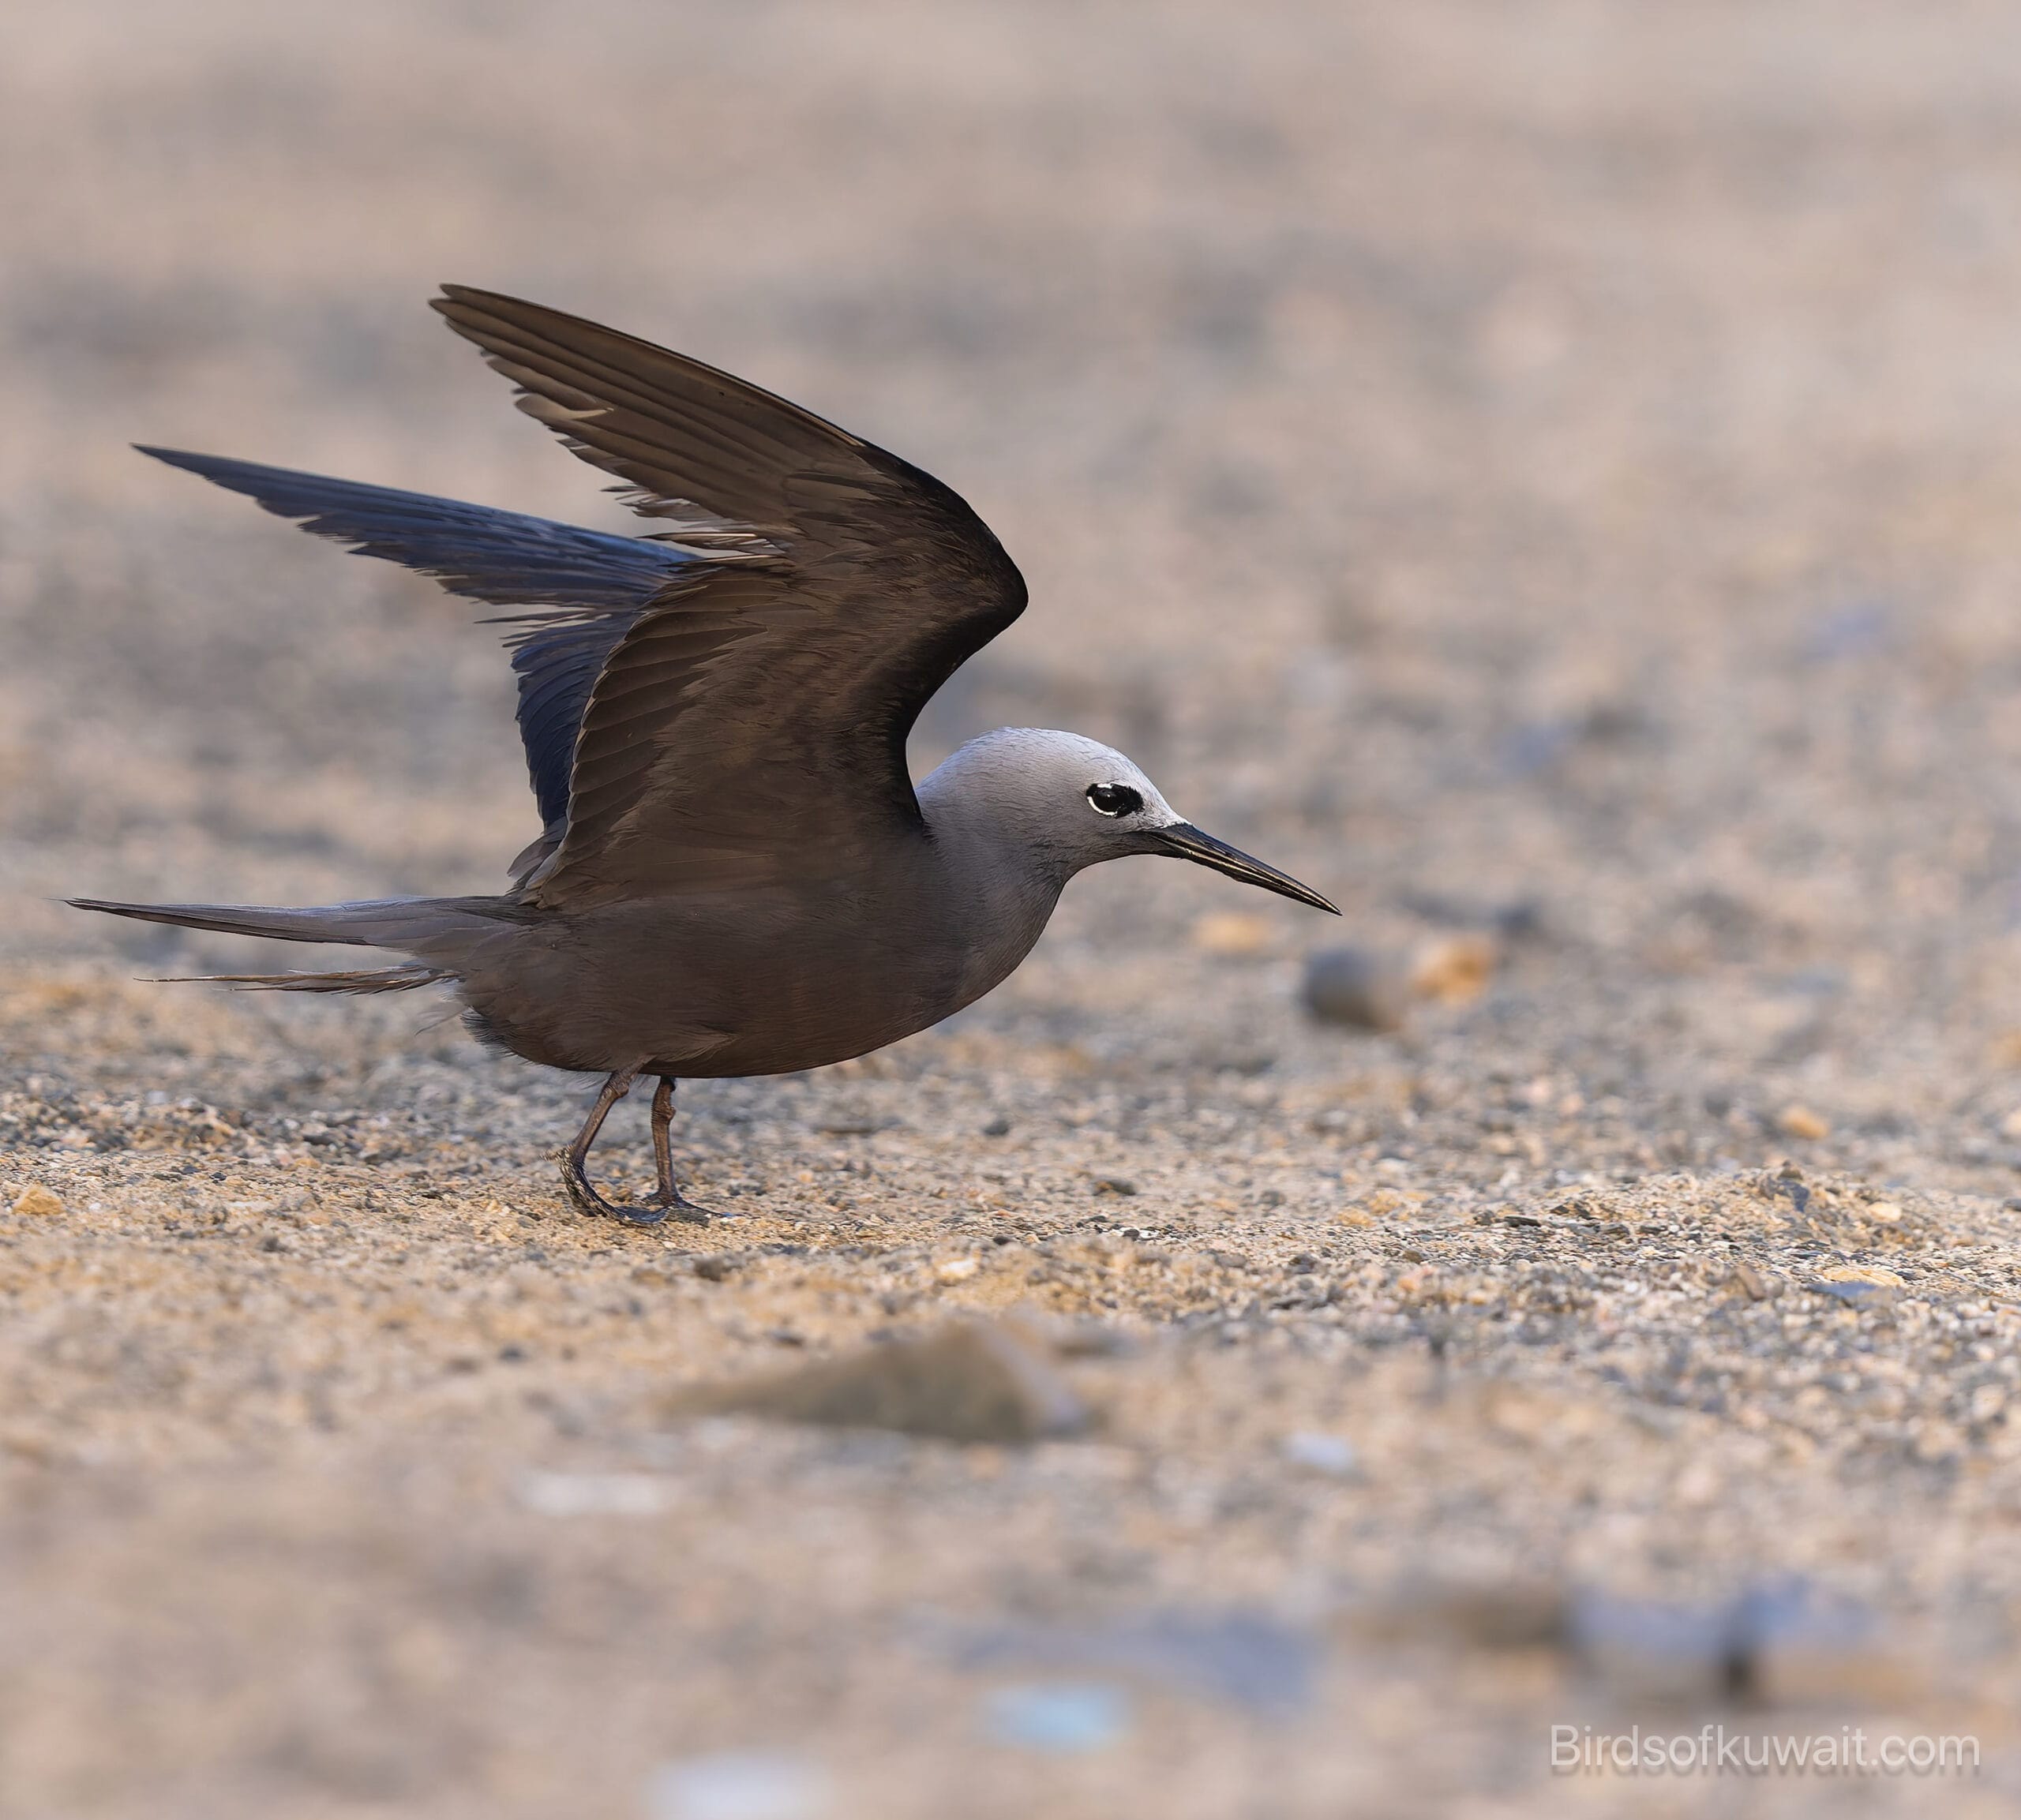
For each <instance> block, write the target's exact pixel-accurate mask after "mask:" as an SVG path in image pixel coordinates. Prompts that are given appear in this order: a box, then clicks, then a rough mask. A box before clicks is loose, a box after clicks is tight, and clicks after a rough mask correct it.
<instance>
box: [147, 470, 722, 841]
mask: <svg viewBox="0 0 2021 1820" xmlns="http://www.w3.org/2000/svg"><path fill="white" fill-rule="evenodd" d="M141 454H143V455H152V456H153V457H154V458H155V459H156V460H157V461H163V462H167V463H168V464H169V465H170V466H172V467H178V468H185V469H187V470H189V472H190V473H191V474H201V476H202V477H204V479H205V480H208V481H212V482H214V483H215V484H216V485H219V486H221V487H224V488H227V489H229V490H231V492H237V493H243V494H245V495H246V496H247V497H248V498H249V499H252V500H255V501H257V503H258V504H260V505H261V506H263V507H265V508H266V509H267V510H268V511H270V512H272V513H274V514H276V515H277V516H279V517H281V518H284V519H294V521H295V522H297V523H298V524H299V525H300V526H302V529H303V530H307V531H313V532H314V533H315V534H317V536H318V537H330V538H332V539H334V540H335V541H337V542H339V543H341V544H345V545H348V546H349V547H350V548H351V551H352V552H353V553H354V554H355V555H358V556H377V557H380V558H381V559H383V560H385V561H388V562H394V563H399V564H401V565H402V566H403V567H407V568H410V569H414V570H417V571H419V572H420V573H421V574H422V575H432V576H433V577H434V578H435V579H436V580H437V581H438V582H441V584H442V585H443V586H444V587H445V588H447V589H448V590H449V591H450V592H451V593H452V594H461V595H463V597H465V598H467V599H469V600H476V601H487V602H489V604H491V605H493V606H501V607H518V608H522V609H528V610H527V611H523V612H516V613H511V614H507V615H504V616H501V618H500V619H499V620H497V621H496V622H494V623H496V624H503V625H504V626H506V627H508V628H509V629H508V632H507V635H506V643H507V644H508V646H509V647H510V648H511V650H512V668H513V670H514V671H515V672H516V674H517V675H518V676H519V736H520V739H521V740H522V741H523V743H524V744H525V747H526V751H527V775H528V777H529V778H530V780H531V782H532V785H533V789H534V800H535V801H536V802H537V803H538V804H539V806H540V814H541V820H542V823H543V824H544V832H543V833H542V837H541V839H540V840H539V841H537V842H535V843H534V846H533V847H531V848H528V849H527V852H526V853H525V854H523V855H522V856H521V857H520V859H519V862H517V863H516V870H517V871H519V872H521V874H523V873H524V872H525V871H530V870H531V867H533V866H534V865H537V864H538V863H540V861H542V859H546V857H547V856H549V855H550V854H552V853H553V851H554V849H555V848H556V847H557V846H558V845H559V844H561V833H562V829H563V826H564V824H565V822H567V820H568V773H569V771H570V769H571V767H572V766H573V764H574V762H575V755H576V733H577V732H578V730H579V728H580V727H581V725H582V722H583V711H584V710H585V709H587V706H589V700H590V691H591V687H592V686H593V685H594V683H595V681H596V679H597V673H598V672H599V671H600V670H602V668H603V666H604V663H605V661H606V659H607V658H608V657H609V655H610V653H611V652H612V651H613V650H615V649H616V648H617V643H618V641H619V640H620V639H621V638H623V637H624V633H625V631H626V628H627V627H629V626H630V625H631V624H632V621H633V620H635V619H636V618H637V616H639V613H640V612H642V611H643V609H645V608H646V607H647V605H650V604H651V602H652V601H654V599H656V598H657V597H658V596H659V595H660V594H662V592H663V591H664V590H666V589H667V588H668V587H669V586H670V585H672V584H673V583H674V582H677V581H678V580H680V579H681V578H683V577H684V576H686V575H692V573H693V572H694V571H696V570H697V569H698V568H699V567H702V566H703V565H705V564H708V563H711V562H712V561H715V560H718V559H717V558H716V557H715V556H713V555H711V554H709V553H705V552H703V551H700V550H697V549H688V548H685V547H683V546H681V545H677V544H671V543H667V542H664V541H658V540H655V539H653V538H650V537H619V536H617V535H616V534H613V533H611V532H609V531H592V530H583V529H582V528H580V527H579V526H575V525H564V524H560V523H557V522H556V521H555V520H553V519H541V518H534V517H531V516H529V515H527V514H526V513H524V512H508V511H497V510H496V509H495V508H493V507H489V506H474V505H466V504H463V502H462V501H460V500H446V499H437V498H436V497H435V496H433V495H432V494H429V493H414V492H400V491H399V490H397V489H394V488H392V487H375V486H366V485H362V484H361V483H359V482H358V481H343V480H333V479H332V478H330V477H328V475H324V474H298V473H297V472H295V471H294V470H293V469H291V468H277V467H266V466H261V464H260V463H258V462H242V461H231V460H227V459H225V458H224V457H223V456H219V455H192V454H190V453H189V452H188V451H186V450H182V449H165V448H142V449H141ZM707 530H709V531H710V532H711V533H712V534H714V535H715V536H717V537H719V538H722V539H726V540H729V541H732V542H733V543H739V542H741V541H743V533H742V530H741V527H739V526H733V525H728V524H714V525H711V526H708V527H707Z"/></svg>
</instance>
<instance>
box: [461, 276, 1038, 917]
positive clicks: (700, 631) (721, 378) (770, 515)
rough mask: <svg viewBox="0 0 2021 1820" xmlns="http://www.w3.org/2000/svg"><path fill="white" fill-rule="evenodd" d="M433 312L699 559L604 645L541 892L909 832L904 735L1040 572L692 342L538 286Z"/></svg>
mask: <svg viewBox="0 0 2021 1820" xmlns="http://www.w3.org/2000/svg"><path fill="white" fill-rule="evenodd" d="M435 307H436V308H437V309H439V310H440V311H441V313H442V314H443V315H444V316H445V317H446V318H447V319H448V322H449V324H450V326H451V327H452V328H455V329H456V331H457V332H458V333H459V334H460V335H464V336H465V337H467V339H470V340H471V341H473V342H474V343H477V345H478V346H479V347H480V348H482V350H484V352H485V354H486V356H487V357H488V358H489V360H490V361H491V364H492V365H493V366H495V367H496V368H497V369H498V370H499V371H500V372H501V373H504V375H505V376H507V377H508V379H510V380H512V381H513V383H514V384H516V385H517V386H518V387H519V391H520V393H521V398H520V405H521V408H522V409H523V410H527V412H528V413H529V414H531V415H532V416H534V417H535V418H538V419H539V420H540V421H542V422H543V423H546V424H547V425H549V426H550V427H551V428H553V429H556V430H557V431H558V432H559V433H561V435H562V436H563V437H564V439H565V440H567V442H568V446H569V447H570V448H572V450H574V451H575V452H576V454H578V455H580V456H582V457H583V459H585V460H587V461H589V462H593V463H594V464H595V465H596V466H599V467H602V468H603V469H605V470H606V471H607V472H609V473H611V474H615V475H617V477H618V478H619V479H620V480H621V481H623V482H624V483H625V489H626V491H627V492H628V496H629V498H630V501H631V503H632V505H633V506H634V507H635V508H636V509H637V510H638V511H640V512H642V513H643V514H645V515H647V516H648V517H651V518H654V519H659V520H661V521H662V522H665V523H666V526H667V527H668V528H667V529H666V530H665V531H663V532H662V533H660V534H658V535H659V536H660V537H664V538H666V539H668V540H670V541H674V542H676V543H677V545H679V546H680V547H681V548H682V549H684V550H685V551H687V552H690V553H691V554H692V555H694V556H698V557H699V558H701V559H703V560H700V561H699V562H698V563H697V564H696V566H695V567H692V569H690V570H688V571H684V572H683V573H682V574H681V575H677V576H674V577H672V578H670V579H669V582H668V583H667V585H666V586H665V587H664V588H663V589H662V590H661V591H660V593H659V594H658V595H657V596H656V597H655V598H654V601H653V602H652V603H651V605H649V606H648V607H647V609H645V610H644V611H643V612H640V613H639V615H638V616H637V617H636V619H634V620H632V622H631V624H629V626H628V627H627V629H626V630H625V631H624V633H623V635H621V637H620V638H618V639H617V642H616V643H615V645H614V646H613V648H612V650H610V653H609V657H608V658H607V660H606V661H605V662H604V665H603V667H602V671H601V672H600V673H599V674H598V676H597V679H596V682H595V685H594V689H593V690H592V691H591V698H590V702H589V706H588V708H587V712H586V713H584V715H583V721H582V730H581V732H580V733H579V736H578V737H577V740H576V751H575V764H574V770H573V773H572V777H571V780H570V792H569V807H568V826H567V829H566V832H565V833H564V837H563V839H562V841H561V845H560V847H559V848H558V849H557V851H556V852H554V853H553V856H552V858H551V859H549V861H548V862H547V863H546V864H545V865H544V866H542V867H541V868H540V870H539V871H538V872H536V873H535V874H534V875H533V878H532V881H531V893H532V895H533V896H534V898H535V899H536V900H537V901H538V902H540V903H542V904H550V905H553V906H555V907H557V908H560V907H564V906H567V907H574V906H579V905H583V904H590V903H594V902H600V901H608V900H609V899H612V898H617V897H633V896H654V895H661V894H665V893H675V892H683V891H689V890H707V889H721V888H722V887H725V886H734V885H744V884H750V883H757V882H771V881H779V882H783V881H787V880H791V879H796V878H802V879H804V878H822V877H831V876H834V874H836V872H837V871H838V870H839V869H846V866H847V863H848V859H849V856H851V855H852V854H857V853H861V852H863V851H864V850H865V849H866V848H867V847H868V845H870V844H873V843H875V842H876V841H877V840H879V838H880V837H888V836H889V835H891V834H892V833H902V832H904V831H906V830H909V829H916V828H917V826H919V805H918V803H917V800H916V799H915V798H914V796H913V788H912V782H911V779H910V777H909V774H908V773H907V771H906V759H905V743H906V734H907V733H908V732H909V731H910V730H911V728H912V725H913V721H914V720H915V719H916V718H917V716H918V713H919V711H920V710H921V708H922V707H924V706H925V704H926V702H927V700H928V698H929V697H931V696H932V694H933V692H934V691H936V689H938V688H939V687H940V685H941V684H942V683H943V682H945V681H946V680H947V678H948V676H951V674H952V673H953V672H954V669H955V668H956V667H957V666H958V665H959V664H960V663H961V662H962V661H963V660H964V659H965V658H966V657H969V656H970V655H971V654H972V653H974V652H975V651H977V650H980V649H981V647H982V646H984V644H986V643H988V641H989V640H990V639H991V638H994V637H995V636H996V635H997V634H998V633H999V632H1000V631H1003V628H1004V627H1006V626H1007V625H1009V624H1011V621H1012V620H1014V619H1015V618H1016V617H1017V616H1018V613H1019V612H1022V610H1023V608H1024V604H1025V586H1024V582H1023V579H1022V577H1020V576H1019V575H1018V571H1017V569H1016V567H1014V565H1013V564H1012V563H1011V559H1010V558H1009V557H1008V556H1006V555H1005V554H1004V552H1003V548H1002V546H1001V545H999V544H998V542H997V541H996V538H995V537H993V536H992V535H991V534H990V531H989V530H988V526H985V525H984V523H983V522H982V521H981V519H979V518H977V516H976V515H975V514H974V512H973V511H971V510H970V509H969V507H968V506H967V505H966V504H965V503H964V502H963V501H962V500H961V499H960V498H959V497H958V496H956V495H955V494H954V492H951V491H950V490H949V489H947V487H945V486H943V485H941V484H940V482H939V481H936V480H935V479H934V478H933V477H932V476H931V475H928V474H922V473H921V472H920V471H919V470H917V468H914V467H912V466H909V464H907V463H906V462H902V461H900V460H899V459H898V458H897V457H896V456H894V455H887V453H885V452H884V451H883V450H881V449H878V448H874V447H872V445H871V444H868V443H865V442H863V441H861V440H859V439H858V438H857V437H855V436H851V435H849V433H847V432H846V431H844V430H841V429H837V428H836V427H835V426H834V425H832V424H829V423H826V422H824V421H823V420H822V419H820V418H817V417H815V416H813V415H812V414H810V413H808V412H807V411H804V410H801V409H800V408H799V407H798V406H795V405H792V404H789V403H786V401H785V400H784V399H778V398H775V397H774V396H772V395H771V394H770V393H768V392H765V391H760V390H759V388H756V386H752V385H748V384H745V383H744V382H743V381H742V380H737V379H733V378H732V377H731V376H729V375H728V374H727V373H719V372H718V371H716V370H715V369H713V368H711V367H707V366H704V365H702V364H701V363H700V362H699V361H692V360H688V359H686V358H684V357H682V356H681V355H680V354H672V353H669V352H668V351H667V350H666V349H664V348H658V347H655V346H652V345H651V343H647V342H643V341H639V340H636V339H633V338H632V337H631V336H629V335H619V334H617V333H616V332H614V331H612V330H609V329H606V328H599V327H598V326H597V325H596V324H594V323H590V322H585V321H583V320H580V319H579V318H578V317H575V316H564V315H562V314H561V313H558V312H557V311H554V310H550V309H542V308H541V307H540V306H539V305H534V304H530V303H523V302H520V301H517V300H516V299H514V298H505V297H500V296H497V295H495V294H492V293H489V292H486V291H478V290H467V289H465V288H464V287H463V286H445V287H444V295H443V296H442V297H441V298H438V299H437V301H436V304H435Z"/></svg>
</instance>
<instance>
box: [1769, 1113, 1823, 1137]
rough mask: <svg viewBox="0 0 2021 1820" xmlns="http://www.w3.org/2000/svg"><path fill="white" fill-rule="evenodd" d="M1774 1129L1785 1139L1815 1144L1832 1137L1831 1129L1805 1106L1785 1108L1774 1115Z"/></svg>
mask: <svg viewBox="0 0 2021 1820" xmlns="http://www.w3.org/2000/svg"><path fill="white" fill-rule="evenodd" d="M1775 1129H1777V1130H1778V1131H1779V1132H1780V1133H1782V1134H1783V1136H1784V1137H1794V1138H1800V1139H1802V1140H1805V1142H1815V1141H1816V1140H1817V1139H1819V1138H1821V1137H1830V1136H1831V1135H1832V1127H1831V1125H1830V1124H1829V1123H1828V1122H1827V1121H1826V1120H1824V1119H1823V1118H1820V1117H1819V1116H1818V1115H1817V1114H1816V1113H1814V1112H1813V1111H1812V1110H1810V1108H1809V1107H1807V1106H1786V1107H1783V1110H1781V1111H1780V1112H1779V1113H1778V1114H1776V1115H1775Z"/></svg>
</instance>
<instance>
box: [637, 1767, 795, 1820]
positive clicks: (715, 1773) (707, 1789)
mask: <svg viewBox="0 0 2021 1820" xmlns="http://www.w3.org/2000/svg"><path fill="white" fill-rule="evenodd" d="M645 1805H646V1812H647V1815H648V1816H649V1820H819V1816H821V1815H822V1814H827V1813H828V1812H830V1811H831V1809H832V1806H833V1803H831V1799H830V1796H829V1788H828V1783H827V1777H825V1776H823V1774H822V1773H821V1769H820V1767H819V1765H818V1764H816V1763H815V1762H813V1761H812V1759H811V1758H807V1757H804V1756H803V1755H801V1754H800V1753H799V1752H797V1751H717V1752H715V1753H714V1754H711V1755H709V1756H706V1757H690V1758H684V1759H683V1760H682V1761H680V1762H673V1763H666V1764H662V1766H660V1768H659V1769H657V1770H655V1771H654V1773H653V1776H652V1778H651V1781H649V1782H648V1783H647V1785H646V1803H645Z"/></svg>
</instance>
